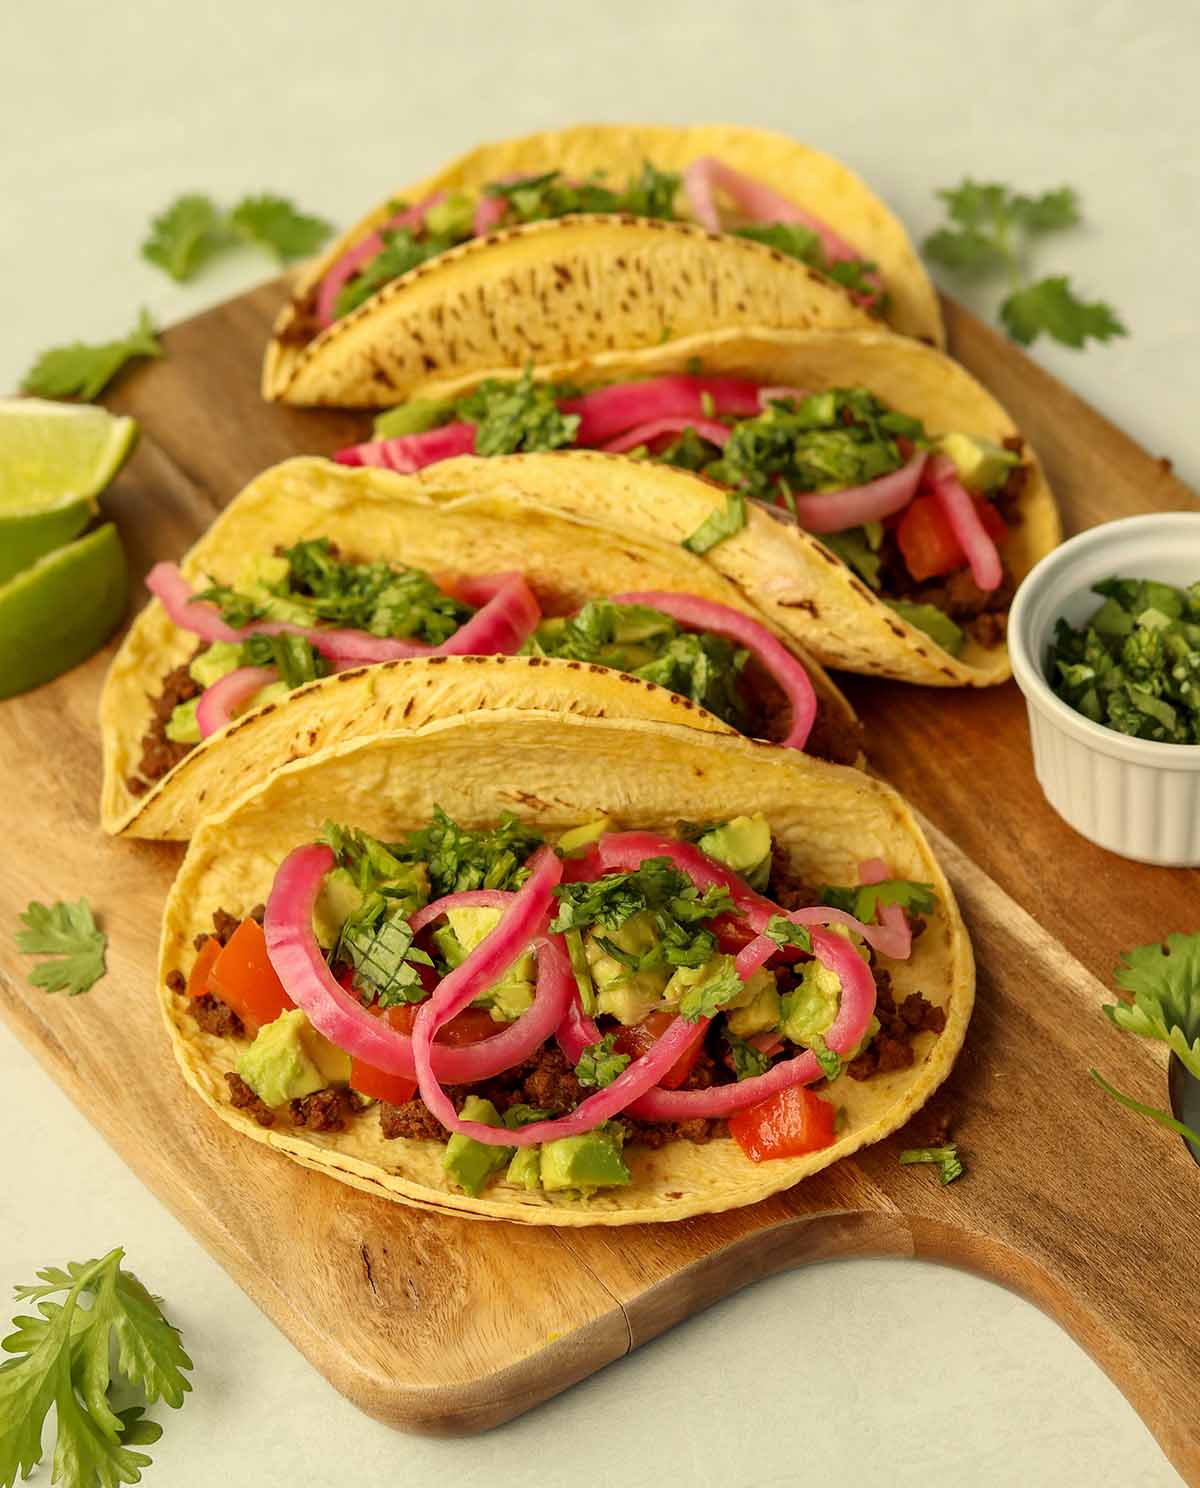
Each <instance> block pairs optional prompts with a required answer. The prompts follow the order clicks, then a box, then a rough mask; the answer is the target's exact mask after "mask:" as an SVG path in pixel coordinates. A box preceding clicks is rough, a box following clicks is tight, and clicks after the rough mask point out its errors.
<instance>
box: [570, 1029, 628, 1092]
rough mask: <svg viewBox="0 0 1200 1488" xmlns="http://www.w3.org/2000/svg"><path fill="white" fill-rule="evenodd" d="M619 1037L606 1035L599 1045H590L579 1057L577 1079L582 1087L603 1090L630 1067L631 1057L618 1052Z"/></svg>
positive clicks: (576, 1069)
mask: <svg viewBox="0 0 1200 1488" xmlns="http://www.w3.org/2000/svg"><path fill="white" fill-rule="evenodd" d="M616 1042H617V1035H616V1034H615V1033H606V1034H605V1035H604V1037H603V1038H602V1039H601V1040H600V1042H599V1043H598V1044H589V1045H588V1046H587V1048H586V1049H584V1051H583V1053H582V1054H581V1055H580V1056H579V1063H578V1064H577V1065H576V1066H575V1078H576V1079H577V1080H578V1081H579V1083H580V1084H581V1085H588V1086H596V1087H598V1088H603V1087H604V1086H605V1085H611V1084H612V1082H613V1081H614V1080H615V1079H616V1078H617V1076H618V1075H619V1074H620V1073H621V1072H622V1071H623V1070H624V1069H626V1068H627V1067H628V1065H629V1055H628V1054H620V1053H618V1052H617V1050H616V1047H615V1045H616Z"/></svg>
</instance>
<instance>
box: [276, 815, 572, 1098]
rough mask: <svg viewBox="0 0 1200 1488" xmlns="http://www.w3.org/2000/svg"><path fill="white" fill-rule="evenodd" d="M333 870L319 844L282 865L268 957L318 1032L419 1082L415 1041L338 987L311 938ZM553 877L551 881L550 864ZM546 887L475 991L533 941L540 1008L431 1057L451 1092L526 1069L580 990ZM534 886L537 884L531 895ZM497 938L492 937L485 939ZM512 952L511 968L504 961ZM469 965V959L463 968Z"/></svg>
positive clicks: (499, 946) (495, 951)
mask: <svg viewBox="0 0 1200 1488" xmlns="http://www.w3.org/2000/svg"><path fill="white" fill-rule="evenodd" d="M550 856H551V857H553V854H551V855H550ZM333 865H334V855H333V852H332V851H331V849H329V848H328V847H323V846H316V845H309V846H305V847H299V848H296V849H295V851H293V852H291V853H289V854H288V856H287V857H286V858H285V859H284V861H283V863H282V864H281V865H280V868H279V871H278V872H277V873H276V875H275V882H274V884H273V885H272V888H271V894H270V897H269V898H268V900H267V912H266V916H265V917H264V920H263V933H264V935H265V937H266V942H267V955H268V957H269V958H270V961H271V965H272V966H273V967H274V968H275V973H276V975H277V976H278V977H279V979H280V981H281V982H282V983H283V985H284V988H285V990H286V991H287V993H288V995H289V997H291V999H292V1001H293V1002H294V1003H295V1004H296V1006H297V1007H299V1008H303V1009H304V1011H305V1013H307V1015H308V1019H309V1021H310V1022H311V1023H312V1025H313V1027H314V1028H316V1029H317V1031H318V1032H319V1033H323V1034H324V1035H325V1037H326V1038H328V1039H329V1040H330V1041H331V1042H332V1043H334V1044H336V1045H337V1046H338V1048H340V1049H343V1050H344V1051H345V1052H346V1053H347V1054H351V1055H353V1056H354V1057H355V1058H357V1059H361V1060H363V1061H364V1062H365V1063H367V1064H371V1065H374V1066H375V1067H376V1068H377V1069H381V1070H384V1071H386V1072H387V1073H388V1074H393V1075H406V1076H408V1078H410V1079H412V1078H415V1076H416V1066H415V1064H414V1060H413V1048H412V1040H411V1039H410V1037H409V1036H408V1035H407V1034H404V1033H401V1032H400V1031H399V1030H398V1029H395V1028H392V1027H391V1025H390V1024H389V1023H387V1022H386V1020H384V1019H382V1018H377V1017H374V1016H372V1014H370V1013H369V1012H368V1011H367V1009H366V1008H365V1007H363V1005H362V1003H361V1002H359V1000H358V998H356V997H354V996H353V995H352V994H351V993H350V992H348V991H347V990H346V989H345V988H344V987H342V986H341V985H340V984H339V983H338V982H337V981H335V980H334V977H333V974H332V972H331V971H330V969H329V967H328V966H327V965H326V962H325V957H324V955H323V954H322V952H321V948H320V946H319V945H318V944H317V940H316V936H315V935H314V934H313V929H312V910H313V905H314V904H315V903H316V900H317V895H318V894H319V893H320V891H321V885H322V883H323V882H324V879H325V876H326V874H327V873H328V872H329V871H330V869H331V868H332V867H333ZM548 876H549V878H550V879H551V880H552V878H553V865H552V864H551V865H550V872H549V875H548ZM546 882H547V874H546V873H543V876H542V879H541V881H540V882H539V883H537V884H535V885H534V891H533V893H532V894H531V895H530V896H529V897H528V898H527V899H526V900H525V901H524V903H523V905H522V906H520V914H519V916H518V917H517V918H516V919H515V920H514V924H513V928H512V934H511V936H506V937H505V938H504V939H502V940H500V941H496V942H495V943H494V944H493V945H492V946H491V947H490V948H489V954H488V957H487V958H486V961H485V960H484V958H480V961H477V963H476V967H477V973H478V974H477V975H476V976H475V980H476V981H477V982H478V986H476V988H475V991H476V992H478V991H481V990H483V988H484V987H486V986H489V985H491V983H492V982H494V981H496V980H497V979H498V977H499V976H501V975H502V974H503V972H504V970H505V969H506V967H507V966H508V965H510V964H511V962H512V961H513V960H515V959H516V957H517V956H518V955H520V954H521V951H522V949H523V948H524V946H525V945H527V944H529V943H530V942H531V941H532V942H533V943H534V949H535V951H536V953H537V958H538V976H537V984H536V987H535V990H534V1000H533V1005H532V1006H531V1007H530V1008H528V1009H527V1010H526V1011H525V1012H524V1013H522V1014H521V1016H520V1017H519V1018H518V1019H517V1020H516V1021H515V1022H514V1023H512V1024H510V1025H509V1026H508V1027H507V1028H506V1029H505V1030H504V1031H503V1032H502V1033H497V1034H494V1035H493V1036H492V1037H491V1038H488V1039H485V1040H483V1041H482V1042H481V1043H478V1044H471V1045H466V1046H463V1047H459V1048H455V1047H450V1046H448V1045H438V1046H437V1047H436V1048H435V1049H434V1051H433V1068H434V1070H435V1071H436V1074H437V1077H438V1078H439V1079H441V1080H445V1081H446V1082H447V1083H448V1084H454V1085H465V1084H471V1083H473V1082H475V1081H478V1080H487V1079H491V1078H492V1076H494V1075H498V1074H499V1073H500V1072H501V1071H502V1070H506V1069H509V1068H511V1067H512V1065H514V1064H519V1063H520V1061H521V1060H522V1059H525V1058H527V1057H528V1056H529V1055H530V1054H531V1053H533V1051H534V1050H535V1049H537V1048H539V1047H540V1046H541V1045H542V1044H543V1043H545V1041H546V1040H547V1039H548V1038H549V1037H550V1036H551V1035H552V1034H553V1033H554V1030H555V1029H556V1028H557V1027H558V1025H559V1024H560V1023H561V1022H562V1019H563V1015H564V1013H565V1012H566V1009H567V1004H568V1003H569V1001H570V998H571V994H572V992H573V991H574V990H575V979H574V976H573V975H572V973H571V965H570V962H569V960H568V959H567V955H566V952H565V951H564V950H563V949H562V947H561V946H560V945H558V944H557V943H556V938H555V937H553V936H546V935H544V934H543V928H544V922H545V920H546V918H547V911H548V907H549V902H550V895H549V889H548V888H547V887H546ZM531 883H534V880H533V877H532V876H531V878H530V880H529V882H527V883H526V884H525V886H524V889H528V888H529V886H530V884H531ZM524 889H522V891H521V892H522V893H523V892H524ZM505 897H506V900H507V905H506V908H507V909H508V910H509V911H511V910H512V908H513V906H514V904H515V901H516V899H517V898H518V895H517V894H510V895H507V896H505ZM539 906H540V914H539V913H538V912H537V911H538V909H539ZM498 928H499V927H497V929H498ZM492 933H493V935H494V934H495V932H494V931H493V932H492ZM521 937H523V938H521ZM490 939H491V936H489V937H485V940H490ZM483 945H484V942H481V943H480V945H479V946H478V947H477V948H476V950H477V951H478V950H482V948H483ZM510 949H512V954H511V955H510V956H509V957H508V960H507V961H503V962H501V958H502V957H503V956H505V955H507V954H508V951H509V950H510ZM471 954H472V955H475V952H472V953H471ZM468 959H470V958H468ZM466 964H467V962H465V961H464V962H463V966H466ZM497 968H498V969H497ZM459 970H460V971H461V970H462V967H460V968H459ZM453 974H454V973H451V975H453ZM448 980H449V978H447V981H448ZM443 985H444V983H443ZM467 1001H470V998H468V999H467ZM463 1005H465V1004H463Z"/></svg>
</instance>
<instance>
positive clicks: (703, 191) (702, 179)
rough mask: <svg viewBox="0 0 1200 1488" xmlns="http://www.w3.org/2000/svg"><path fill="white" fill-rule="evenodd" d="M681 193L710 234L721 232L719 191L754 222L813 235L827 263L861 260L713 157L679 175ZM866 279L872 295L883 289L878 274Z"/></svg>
mask: <svg viewBox="0 0 1200 1488" xmlns="http://www.w3.org/2000/svg"><path fill="white" fill-rule="evenodd" d="M683 189H684V192H685V193H686V195H687V199H688V202H689V203H690V205H691V208H692V213H693V215H694V216H695V218H696V221H697V222H699V223H700V225H701V226H702V227H707V228H708V230H709V231H710V232H720V231H721V214H720V212H719V211H718V210H717V201H716V192H717V191H723V192H724V193H725V194H726V196H728V197H729V199H730V200H731V201H732V202H733V203H734V205H735V206H736V207H737V208H738V210H739V211H740V212H743V213H744V214H745V215H746V216H747V217H750V218H752V219H753V220H754V221H755V222H797V223H800V224H801V226H803V227H807V228H808V229H809V230H810V231H811V232H815V233H816V235H817V237H818V238H820V240H821V247H822V249H823V250H824V253H825V257H826V258H827V259H828V260H829V262H830V263H839V262H841V261H843V260H845V259H861V258H862V257H863V254H861V253H860V252H859V251H858V249H857V248H855V247H854V245H853V244H852V243H849V242H848V241H847V240H846V239H845V238H843V237H841V236H840V234H838V233H836V232H835V231H834V230H833V228H832V227H830V226H829V224H828V223H827V222H823V221H822V220H821V219H820V218H819V217H816V216H814V215H813V213H811V212H807V211H805V209H804V208H803V207H799V206H797V205H796V203H795V202H793V201H789V200H788V198H787V197H786V196H780V194H779V193H778V192H777V191H772V189H771V188H770V187H769V186H764V185H763V183H762V182H761V181H756V180H755V179H754V177H753V176H747V175H743V173H742V172H741V171H738V170H734V168H733V167H732V166H731V165H726V164H725V162H724V161H723V160H718V159H717V158H716V156H714V155H702V156H701V157H700V158H699V160H693V161H692V163H691V165H689V166H688V168H687V170H685V171H684V173H683ZM870 278H871V280H872V282H873V283H874V284H875V285H876V292H878V291H879V290H881V289H882V288H883V282H882V280H881V279H880V278H879V275H878V274H874V273H873V274H871V275H870Z"/></svg>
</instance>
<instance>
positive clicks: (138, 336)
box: [21, 310, 163, 403]
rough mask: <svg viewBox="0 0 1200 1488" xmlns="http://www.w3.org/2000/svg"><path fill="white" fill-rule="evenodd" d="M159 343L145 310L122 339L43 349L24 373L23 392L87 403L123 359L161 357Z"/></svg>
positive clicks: (161, 350) (125, 360) (117, 369)
mask: <svg viewBox="0 0 1200 1488" xmlns="http://www.w3.org/2000/svg"><path fill="white" fill-rule="evenodd" d="M162 354H163V349H162V346H161V345H160V344H159V340H158V332H157V331H156V330H155V329H154V322H153V320H152V319H151V318H150V312H149V311H148V310H142V311H141V312H140V313H139V314H138V322H137V325H136V326H134V328H133V330H132V331H130V333H129V335H128V336H126V337H125V338H124V339H123V340H121V341H105V342H102V343H100V344H98V345H89V344H88V343H87V342H84V341H72V342H71V344H70V345H69V346H55V347H52V348H51V349H50V350H49V351H44V352H42V354H41V356H39V357H38V359H37V361H36V362H34V364H33V366H32V367H31V368H30V369H29V371H28V372H27V373H26V374H25V378H24V380H23V381H22V383H21V390H22V392H26V393H33V394H35V395H36V396H38V397H41V398H75V397H77V398H79V399H81V400H82V401H83V402H84V403H90V402H91V401H92V399H93V398H95V397H97V396H98V395H99V394H100V393H101V392H103V390H104V389H105V388H106V387H107V386H108V384H109V383H110V382H111V381H112V380H113V378H114V377H115V376H116V375H117V373H118V372H119V371H120V370H121V369H122V367H124V365H125V363H126V362H129V361H132V360H133V359H134V358H135V357H161V356H162Z"/></svg>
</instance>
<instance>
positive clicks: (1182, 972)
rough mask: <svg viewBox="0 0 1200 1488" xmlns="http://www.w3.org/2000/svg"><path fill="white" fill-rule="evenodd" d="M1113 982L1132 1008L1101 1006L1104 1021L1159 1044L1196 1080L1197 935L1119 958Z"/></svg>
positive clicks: (1199, 1034)
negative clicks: (1129, 995) (1128, 995)
mask: <svg viewBox="0 0 1200 1488" xmlns="http://www.w3.org/2000/svg"><path fill="white" fill-rule="evenodd" d="M1113 980H1114V981H1115V982H1116V984H1117V986H1118V987H1121V988H1123V989H1124V990H1125V991H1126V992H1130V993H1132V994H1133V1003H1132V1006H1131V1005H1130V1004H1129V1003H1125V1002H1117V1003H1108V1004H1106V1005H1105V1008H1104V1012H1105V1014H1106V1015H1107V1016H1108V1018H1109V1019H1110V1020H1111V1021H1112V1022H1113V1023H1114V1024H1115V1025H1116V1026H1117V1027H1118V1028H1122V1029H1124V1030H1125V1032H1126V1033H1136V1034H1137V1035H1138V1036H1139V1037H1140V1038H1152V1039H1159V1040H1160V1041H1161V1042H1162V1043H1164V1044H1166V1045H1168V1047H1169V1048H1170V1049H1172V1050H1173V1051H1174V1052H1175V1053H1176V1054H1178V1055H1179V1058H1180V1059H1181V1060H1182V1061H1183V1063H1184V1065H1185V1066H1186V1067H1187V1069H1188V1070H1189V1071H1190V1072H1191V1074H1193V1075H1195V1076H1196V1077H1197V1079H1200V931H1198V932H1194V933H1193V934H1191V935H1182V934H1179V933H1176V934H1174V935H1168V936H1167V938H1166V940H1165V941H1163V942H1162V943H1161V944H1155V945H1143V946H1135V947H1134V948H1133V950H1131V951H1126V952H1124V954H1123V955H1122V957H1121V960H1120V963H1119V964H1118V966H1117V968H1116V970H1115V971H1114V973H1113Z"/></svg>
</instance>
